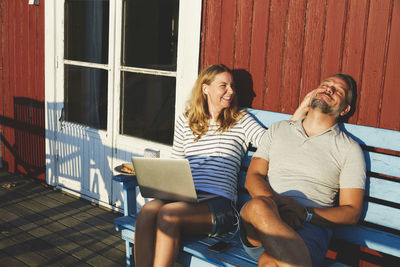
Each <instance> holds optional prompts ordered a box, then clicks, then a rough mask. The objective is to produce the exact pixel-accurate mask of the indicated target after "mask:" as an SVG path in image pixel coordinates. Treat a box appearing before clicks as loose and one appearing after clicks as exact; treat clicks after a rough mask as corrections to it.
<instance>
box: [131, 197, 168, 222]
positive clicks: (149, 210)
mask: <svg viewBox="0 0 400 267" xmlns="http://www.w3.org/2000/svg"><path fill="white" fill-rule="evenodd" d="M163 205H164V203H162V202H161V201H158V200H153V201H150V202H147V203H146V204H145V205H143V207H141V208H140V211H139V214H138V217H137V219H136V224H138V223H139V224H143V225H152V224H154V223H155V222H156V220H157V216H158V213H159V211H160V209H161V208H162V206H163Z"/></svg>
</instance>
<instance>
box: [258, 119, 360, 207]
mask: <svg viewBox="0 0 400 267" xmlns="http://www.w3.org/2000/svg"><path fill="white" fill-rule="evenodd" d="M254 157H259V158H263V159H266V160H267V161H268V162H269V169H268V178H267V179H268V180H269V183H270V184H271V187H272V188H273V190H274V191H275V192H276V193H279V194H283V195H288V196H292V197H293V198H295V199H296V200H297V201H298V202H299V203H300V204H301V205H303V206H309V207H332V206H335V204H336V203H335V201H336V196H337V193H338V191H339V188H362V189H364V187H365V161H364V156H363V153H362V150H361V148H360V146H359V145H358V143H357V142H355V141H354V140H353V139H352V138H351V137H349V136H347V135H346V134H345V133H344V132H342V131H341V130H340V129H339V126H338V125H337V124H335V125H334V126H332V127H331V128H330V129H328V130H326V131H324V132H322V133H320V134H318V135H315V136H312V137H308V136H307V134H306V133H305V131H304V128H303V126H302V120H298V121H280V122H277V123H274V124H273V125H271V127H270V128H269V129H268V131H266V132H265V134H264V136H263V138H262V140H261V143H260V146H259V147H258V149H257V151H256V153H255V154H254Z"/></svg>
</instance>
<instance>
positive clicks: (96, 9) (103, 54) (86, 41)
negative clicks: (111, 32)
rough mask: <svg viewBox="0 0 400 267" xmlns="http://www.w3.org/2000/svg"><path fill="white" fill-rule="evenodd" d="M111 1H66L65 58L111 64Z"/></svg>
mask: <svg viewBox="0 0 400 267" xmlns="http://www.w3.org/2000/svg"><path fill="white" fill-rule="evenodd" d="M108 22H109V0H66V1H65V26H64V27H65V29H64V30H65V31H64V34H65V44H64V54H65V59H69V60H77V61H86V62H93V63H102V64H107V63H108V28H109V26H108Z"/></svg>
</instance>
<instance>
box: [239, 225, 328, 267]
mask: <svg viewBox="0 0 400 267" xmlns="http://www.w3.org/2000/svg"><path fill="white" fill-rule="evenodd" d="M303 227H304V228H303V229H299V230H297V231H296V232H297V233H298V234H299V235H300V237H301V238H302V239H303V241H304V243H305V244H306V246H307V248H308V252H309V253H310V256H311V261H312V265H313V266H319V265H321V263H322V262H323V260H324V259H325V255H326V252H327V251H328V246H329V242H330V240H331V237H332V232H333V231H332V229H331V228H328V227H322V226H317V225H314V224H311V223H305V224H303ZM240 240H241V241H242V245H243V248H244V250H245V251H246V252H247V254H249V255H250V256H251V257H252V258H253V259H255V260H258V258H259V257H260V256H261V254H262V253H263V252H264V248H263V247H261V246H260V247H253V246H251V245H250V244H249V243H248V241H247V238H246V235H245V232H244V229H243V227H241V229H240Z"/></svg>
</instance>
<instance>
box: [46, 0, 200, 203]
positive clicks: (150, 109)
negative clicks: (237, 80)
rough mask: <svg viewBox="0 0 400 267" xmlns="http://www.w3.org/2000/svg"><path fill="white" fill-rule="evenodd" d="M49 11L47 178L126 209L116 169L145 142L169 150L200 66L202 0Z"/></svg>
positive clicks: (105, 1)
mask: <svg viewBox="0 0 400 267" xmlns="http://www.w3.org/2000/svg"><path fill="white" fill-rule="evenodd" d="M49 16H53V19H49ZM46 18H47V19H46V21H48V22H46V37H47V38H46V46H47V48H46V74H47V73H49V74H50V75H48V77H46V94H47V96H46V105H47V111H48V114H47V115H48V118H47V125H48V128H47V129H48V131H47V132H46V135H47V136H48V138H50V139H52V140H50V141H49V140H48V142H47V152H48V153H49V154H51V153H54V163H53V162H52V159H53V157H52V156H51V155H50V156H48V157H47V164H46V165H47V176H48V178H47V180H48V182H49V183H50V184H55V185H58V186H59V187H62V188H63V189H66V190H69V191H71V192H72V193H76V194H79V195H81V196H83V197H86V198H89V199H93V200H98V201H100V202H102V203H104V204H112V205H116V206H120V205H122V201H123V199H122V194H121V192H122V188H121V185H120V184H119V183H116V182H112V175H113V174H114V171H113V169H114V167H115V166H117V165H118V164H120V163H121V162H125V161H130V157H131V156H132V155H141V154H143V150H144V148H146V147H152V148H158V149H160V151H161V156H162V157H168V156H169V154H170V150H171V145H172V138H173V128H174V120H175V117H176V116H177V115H178V114H179V113H180V112H182V110H183V108H184V104H185V101H186V99H187V97H188V95H189V93H190V91H191V87H192V85H193V83H194V80H195V79H196V76H197V73H198V59H199V46H200V23H201V0H191V1H187V0H116V1H110V0H65V1H56V2H51V3H48V4H47V5H46ZM51 22H54V25H55V26H51ZM49 32H50V33H51V34H54V38H53V39H51V38H48V35H49ZM52 49H54V51H53V50H52ZM51 56H53V57H54V58H55V63H53V62H52V61H51ZM52 66H54V67H55V69H56V71H54V73H53V70H52ZM51 77H53V79H54V82H53V83H52V80H51V79H52V78H51ZM49 87H54V88H56V89H53V90H54V93H53V91H52V88H49ZM53 129H54V134H53V131H52V130H53ZM52 166H54V167H52Z"/></svg>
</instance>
